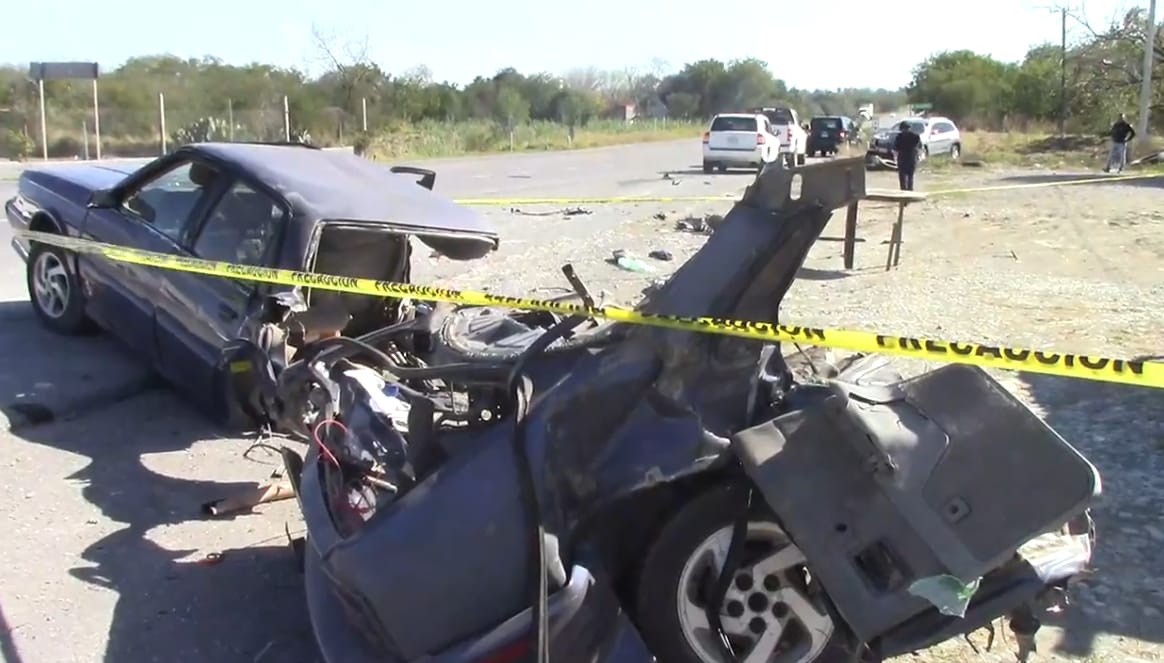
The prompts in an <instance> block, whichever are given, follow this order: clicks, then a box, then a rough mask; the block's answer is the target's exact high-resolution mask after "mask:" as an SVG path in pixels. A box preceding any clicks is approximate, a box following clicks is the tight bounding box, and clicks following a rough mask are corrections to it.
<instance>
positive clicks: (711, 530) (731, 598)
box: [635, 486, 872, 663]
mask: <svg viewBox="0 0 1164 663" xmlns="http://www.w3.org/2000/svg"><path fill="white" fill-rule="evenodd" d="M743 490H744V488H743V487H742V486H723V487H718V488H714V489H711V490H708V491H705V492H704V493H702V494H700V495H698V496H697V497H695V498H694V499H693V500H691V501H690V502H688V503H687V504H686V505H685V506H683V507H682V508H681V509H680V510H679V511H678V512H677V513H675V514H674V515H673V516H672V517H671V518H670V520H669V521H668V522H667V523H666V524H664V525H663V528H662V530H661V532H660V533H659V535H658V537H657V538H656V539H655V541H654V543H653V544H652V545H651V547H650V550H649V552H648V553H647V555H646V558H645V559H644V561H643V565H642V572H641V573H640V576H639V582H638V587H637V588H636V599H635V603H636V605H635V608H636V610H635V613H636V622H637V625H638V627H639V631H640V633H641V634H642V635H643V638H644V640H645V641H646V643H647V646H648V648H649V649H650V650H651V652H653V653H654V654H655V655H656V656H657V657H658V660H660V661H667V662H668V663H717V662H718V661H719V660H721V657H720V655H719V652H718V651H717V650H716V649H715V645H714V643H713V642H712V638H711V637H710V634H709V633H708V630H709V629H708V628H707V623H706V618H704V617H702V610H703V608H702V606H700V605H698V603H699V602H700V601H701V600H702V596H706V592H707V591H709V589H708V588H709V586H711V585H713V584H714V583H715V579H716V577H717V575H718V569H719V568H722V566H721V565H722V561H720V560H716V559H715V558H714V557H713V555H714V552H713V551H714V550H716V549H718V550H719V551H720V552H721V553H724V552H726V542H727V541H728V540H730V538H731V532H732V525H733V520H734V518H735V517H736V514H738V513H739V509H740V505H741V501H742V500H741V496H742V495H741V494H742V492H743ZM747 536H748V539H747V541H748V544H749V545H748V550H749V552H753V556H751V557H750V558H749V557H745V559H744V561H743V563H742V564H741V566H740V571H739V572H737V576H736V577H737V578H743V577H745V576H746V578H747V579H748V580H750V585H740V584H738V583H740V582H742V581H737V582H736V583H733V584H732V586H731V587H730V588H729V593H728V596H727V598H726V599H725V601H724V606H723V608H722V609H721V613H722V614H723V620H724V622H723V624H722V626H723V629H724V631H725V632H726V633H727V634H728V636H729V639H730V640H731V641H732V644H733V646H734V647H735V648H736V650H737V653H738V654H739V660H743V659H744V658H745V657H746V656H747V654H751V653H752V652H751V651H750V650H751V649H752V648H754V647H757V646H760V645H762V644H763V645H768V646H770V647H771V648H772V651H773V652H774V651H775V650H776V649H777V648H778V647H780V646H781V645H792V646H795V645H796V644H807V645H809V647H808V651H806V652H804V655H803V656H801V657H798V658H796V659H791V658H789V659H788V661H787V663H856V662H857V661H862V660H864V661H869V663H872V659H869V658H865V659H861V658H859V654H858V652H860V649H861V648H859V647H857V646H856V643H855V638H854V637H853V636H852V632H851V631H850V630H849V628H848V627H847V626H845V624H844V622H843V621H842V620H841V619H840V617H839V616H837V614H836V611H835V610H834V609H833V607H832V603H831V602H830V601H829V599H828V597H827V596H826V595H825V594H824V590H823V589H822V588H821V587H820V586H819V583H817V582H815V581H813V580H811V579H807V578H808V577H809V575H808V574H807V571H806V569H805V567H804V566H803V563H802V562H794V563H793V564H791V565H788V566H786V567H779V566H777V567H775V569H774V570H773V571H772V572H771V573H767V572H765V574H764V575H762V576H760V577H758V578H757V577H756V575H755V574H756V573H757V572H759V571H760V570H759V569H757V568H755V567H756V566H757V565H758V564H759V563H761V562H764V561H769V562H771V560H773V559H774V558H775V557H776V556H777V555H788V556H790V557H791V558H792V559H795V558H796V557H798V556H799V557H800V559H801V560H803V556H800V553H799V550H798V549H796V546H795V544H794V543H792V541H791V539H789V538H788V536H787V535H786V534H785V533H784V530H783V528H782V527H781V526H780V525H779V524H778V523H777V522H776V520H775V519H774V518H772V517H771V516H770V514H763V513H760V512H757V513H755V515H754V516H752V517H751V518H750V519H749V522H748V535H747ZM753 544H755V545H753ZM769 544H771V545H769ZM756 548H759V549H760V550H761V551H762V552H759V553H758V555H757V554H755V552H754V550H755V549H756ZM765 548H767V550H765ZM769 550H770V552H768V551H769ZM745 554H746V555H747V554H748V553H745ZM717 562H719V563H718V564H717ZM701 566H702V568H700V567H701ZM765 583H767V584H765ZM741 590H743V591H741ZM701 594H702V596H701ZM782 596H787V597H789V598H792V599H794V600H793V601H782V600H780V599H781V597H782ZM761 604H763V607H761V608H760V609H758V610H757V609H755V608H756V606H758V605H761ZM776 610H781V611H782V612H783V614H780V615H779V616H777V613H776V612H775V611H776ZM733 614H734V615H736V617H734V618H733V617H732V615H733ZM789 617H791V618H793V619H794V620H795V621H794V622H793V623H795V624H796V626H795V627H792V628H789V626H790V625H789V622H790V621H792V620H789ZM700 620H702V622H701V621H700ZM756 620H760V622H761V623H765V624H766V625H767V627H768V628H770V629H774V628H779V629H781V633H780V634H779V635H778V636H777V638H776V639H775V641H773V642H771V643H767V642H763V641H762V640H761V638H760V637H759V636H757V635H755V633H754V631H749V630H748V629H749V627H751V625H752V623H753V622H756ZM778 620H779V621H778ZM788 640H795V641H797V642H788ZM749 641H750V642H749ZM741 650H742V651H741ZM745 652H746V653H745ZM865 654H866V655H867V652H865ZM764 660H779V661H781V662H783V661H785V659H784V658H778V659H772V654H771V653H768V654H767V656H766V657H765V658H764Z"/></svg>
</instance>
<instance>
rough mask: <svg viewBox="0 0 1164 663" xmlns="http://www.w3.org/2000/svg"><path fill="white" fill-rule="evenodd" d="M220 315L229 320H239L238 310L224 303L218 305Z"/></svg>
mask: <svg viewBox="0 0 1164 663" xmlns="http://www.w3.org/2000/svg"><path fill="white" fill-rule="evenodd" d="M218 317H219V318H221V319H223V320H226V321H228V322H229V321H231V320H237V319H238V311H236V310H234V309H233V308H231V307H229V306H226V305H225V304H224V305H222V306H219V307H218Z"/></svg>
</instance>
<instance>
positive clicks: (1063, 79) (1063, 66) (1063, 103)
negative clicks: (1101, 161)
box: [1059, 0, 1156, 138]
mask: <svg viewBox="0 0 1164 663" xmlns="http://www.w3.org/2000/svg"><path fill="white" fill-rule="evenodd" d="M1152 2H1156V0H1152ZM1059 20H1060V26H1059V137H1060V138H1063V137H1064V136H1066V135H1067V8H1066V7H1060V8H1059Z"/></svg>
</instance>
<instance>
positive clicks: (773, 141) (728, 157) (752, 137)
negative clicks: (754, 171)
mask: <svg viewBox="0 0 1164 663" xmlns="http://www.w3.org/2000/svg"><path fill="white" fill-rule="evenodd" d="M779 150H780V138H779V137H778V136H777V135H776V131H775V129H774V128H773V127H772V125H771V124H770V123H769V122H768V118H766V117H764V116H763V115H760V114H759V113H720V114H719V115H716V116H715V117H713V118H712V119H711V126H710V127H708V129H707V131H705V132H703V172H705V173H710V172H711V171H712V169H716V170H719V171H720V172H725V171H727V169H728V168H763V166H764V164H766V163H771V162H773V161H775V160H776V159H778V158H779V155H780V152H779Z"/></svg>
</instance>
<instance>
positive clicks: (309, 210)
mask: <svg viewBox="0 0 1164 663" xmlns="http://www.w3.org/2000/svg"><path fill="white" fill-rule="evenodd" d="M179 151H185V152H193V153H196V154H198V153H201V154H204V155H206V156H208V157H210V158H211V159H216V160H219V161H223V162H226V163H228V164H233V165H234V166H236V167H238V168H240V169H242V170H244V171H246V172H248V173H251V174H252V175H253V176H254V177H256V178H257V179H259V180H260V181H261V182H263V183H264V184H266V185H267V186H269V187H271V188H272V189H274V190H275V191H277V192H278V193H279V194H281V195H282V196H283V197H284V198H285V199H286V200H287V202H288V203H289V204H290V205H291V207H292V209H293V211H294V212H295V217H297V218H303V219H307V220H308V221H309V222H311V223H314V222H315V221H321V220H322V221H356V222H362V223H383V224H385V226H386V228H392V229H396V230H398V231H400V232H410V233H414V234H417V235H419V236H425V235H429V236H433V235H459V236H462V237H463V236H465V235H474V236H477V237H480V238H488V239H489V240H491V241H492V243H493V245H494V246H496V244H497V233H496V232H495V231H494V230H493V229H492V227H491V225H490V224H489V222H488V221H487V220H486V219H485V217H484V216H482V215H481V214H480V213H478V212H477V211H475V210H472V209H469V208H467V207H463V206H461V205H458V204H456V203H455V202H453V201H452V200H450V199H448V198H445V197H444V196H441V195H438V194H436V193H434V192H432V191H429V190H428V189H426V188H424V187H422V186H419V185H418V184H417V183H416V178H415V176H408V175H401V174H397V173H393V172H392V171H390V170H389V167H388V166H387V165H385V164H381V163H377V162H375V161H372V160H370V159H365V158H363V157H360V156H356V155H355V154H354V153H352V152H349V151H346V150H323V149H318V148H314V147H311V146H305V145H297V144H269V143H193V144H189V145H184V146H182V147H181V148H179ZM426 243H428V242H426Z"/></svg>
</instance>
